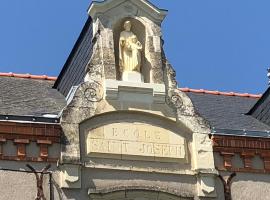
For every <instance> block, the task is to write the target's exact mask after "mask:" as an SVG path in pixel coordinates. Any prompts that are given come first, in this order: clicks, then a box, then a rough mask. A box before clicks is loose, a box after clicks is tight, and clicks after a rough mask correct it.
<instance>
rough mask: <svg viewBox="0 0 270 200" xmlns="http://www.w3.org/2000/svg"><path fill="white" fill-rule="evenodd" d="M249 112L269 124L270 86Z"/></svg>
mask: <svg viewBox="0 0 270 200" xmlns="http://www.w3.org/2000/svg"><path fill="white" fill-rule="evenodd" d="M249 114H250V115H252V116H253V117H255V118H256V119H258V120H260V121H261V122H263V123H265V124H267V125H269V126H270V87H269V88H268V89H267V90H266V92H265V93H264V94H263V96H262V98H261V99H260V100H259V101H258V102H257V103H256V104H255V105H254V107H253V108H252V109H251V110H250V112H249Z"/></svg>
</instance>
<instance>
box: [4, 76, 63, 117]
mask: <svg viewBox="0 0 270 200" xmlns="http://www.w3.org/2000/svg"><path fill="white" fill-rule="evenodd" d="M37 77H40V78H38V79H37ZM41 77H42V76H33V75H27V76H25V77H23V76H16V74H13V76H12V77H10V76H3V73H2V74H0V86H1V90H0V115H16V116H35V117H42V116H44V115H45V114H55V115H58V114H59V113H60V111H61V110H62V109H63V107H64V106H65V105H66V102H65V98H64V96H63V95H62V94H60V93H59V92H58V91H57V90H55V89H53V88H52V86H53V84H54V81H52V80H55V79H54V78H51V80H48V78H45V77H44V78H41Z"/></svg>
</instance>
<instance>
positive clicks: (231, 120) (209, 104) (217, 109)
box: [186, 92, 270, 131]
mask: <svg viewBox="0 0 270 200" xmlns="http://www.w3.org/2000/svg"><path fill="white" fill-rule="evenodd" d="M186 94H187V95H188V96H189V97H190V98H191V101H192V102H193V104H194V106H195V109H196V110H197V112H198V113H199V114H200V115H201V116H202V117H204V118H205V119H206V120H207V121H208V122H209V123H210V125H211V127H212V128H213V127H214V128H217V129H232V130H249V131H266V130H270V127H269V126H267V125H266V124H264V123H262V122H260V121H258V120H257V119H255V118H254V117H252V116H251V115H246V114H247V113H248V112H249V110H250V109H251V108H252V107H253V106H254V104H255V103H256V102H257V101H258V99H257V98H248V97H240V96H225V95H213V94H205V93H194V92H187V93H186Z"/></svg>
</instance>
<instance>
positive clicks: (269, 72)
mask: <svg viewBox="0 0 270 200" xmlns="http://www.w3.org/2000/svg"><path fill="white" fill-rule="evenodd" d="M267 77H268V79H269V81H268V85H270V67H269V68H267Z"/></svg>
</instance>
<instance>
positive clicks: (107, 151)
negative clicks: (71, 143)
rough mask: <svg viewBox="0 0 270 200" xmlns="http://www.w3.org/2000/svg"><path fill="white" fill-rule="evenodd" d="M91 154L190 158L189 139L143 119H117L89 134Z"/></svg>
mask: <svg viewBox="0 0 270 200" xmlns="http://www.w3.org/2000/svg"><path fill="white" fill-rule="evenodd" d="M86 140H87V145H86V148H87V150H86V151H87V154H88V155H89V156H90V157H103V158H113V159H123V160H147V161H160V162H162V161H163V162H178V161H181V160H186V144H185V143H186V142H185V139H184V138H183V137H181V136H179V135H177V134H176V133H174V132H171V131H169V130H167V129H164V128H161V127H157V126H152V125H150V124H142V123H113V124H109V125H105V126H102V127H98V128H95V129H93V130H91V131H90V132H89V133H88V134H87V139H86Z"/></svg>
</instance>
